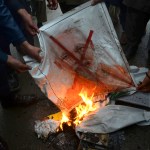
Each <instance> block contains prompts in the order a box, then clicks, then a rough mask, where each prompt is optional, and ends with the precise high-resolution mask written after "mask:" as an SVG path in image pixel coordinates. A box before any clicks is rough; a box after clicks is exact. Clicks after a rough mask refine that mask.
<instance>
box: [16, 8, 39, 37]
mask: <svg viewBox="0 0 150 150" xmlns="http://www.w3.org/2000/svg"><path fill="white" fill-rule="evenodd" d="M18 13H19V14H20V16H21V18H22V20H23V23H24V26H25V29H26V30H27V32H28V33H29V34H31V35H33V36H34V35H36V34H37V33H38V32H39V29H38V27H37V25H36V24H35V23H34V22H33V20H32V16H31V15H30V14H29V13H28V12H27V11H26V10H25V9H19V10H18Z"/></svg>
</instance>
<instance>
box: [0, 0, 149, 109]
mask: <svg viewBox="0 0 150 150" xmlns="http://www.w3.org/2000/svg"><path fill="white" fill-rule="evenodd" d="M85 2H87V0H58V1H57V0H47V4H48V5H47V6H48V8H49V9H52V10H56V9H57V7H58V3H59V4H60V8H61V9H62V12H63V13H65V12H67V11H69V10H71V9H73V8H74V7H76V6H78V5H80V4H82V3H85ZM101 2H105V3H106V6H107V7H108V8H109V6H110V5H114V6H117V7H119V8H120V15H119V20H120V24H121V26H122V29H123V35H124V36H126V39H127V40H125V42H123V44H126V46H125V49H124V53H125V55H126V57H127V59H128V60H130V59H132V58H133V57H134V56H135V55H136V52H137V49H138V45H139V43H140V42H141V39H142V37H143V35H144V34H145V31H146V25H147V23H148V21H149V18H150V1H149V0H91V5H96V4H98V3H101ZM32 15H35V16H36V17H37V24H35V23H34V22H33V20H32ZM45 21H47V15H46V1H45V0H30V1H26V0H0V101H1V104H2V106H3V107H5V106H7V105H9V104H11V103H12V102H13V101H15V98H16V94H15V91H16V90H15V89H17V88H16V87H17V86H18V85H14V83H13V82H11V78H12V76H15V75H16V72H25V71H28V70H30V69H31V68H30V67H29V66H28V65H27V64H25V63H23V62H21V61H20V60H17V59H16V58H14V57H13V56H12V55H11V53H10V44H11V43H12V44H13V45H14V46H15V47H16V48H17V50H18V51H19V52H20V53H22V54H26V55H29V56H30V57H32V58H34V59H35V60H37V61H38V62H41V60H42V58H41V57H40V55H39V53H40V48H39V47H36V46H34V39H33V37H34V36H35V35H36V34H37V33H38V32H39V29H38V28H39V27H41V26H42V25H43V24H42V23H43V22H45ZM148 43H150V40H149V42H148ZM149 45H150V44H149ZM148 50H149V51H148V60H147V63H148V65H150V47H148ZM14 87H15V88H14ZM137 90H139V91H143V92H150V71H149V72H147V74H146V77H145V79H144V81H143V82H142V83H141V84H140V85H139V86H138V87H137Z"/></svg>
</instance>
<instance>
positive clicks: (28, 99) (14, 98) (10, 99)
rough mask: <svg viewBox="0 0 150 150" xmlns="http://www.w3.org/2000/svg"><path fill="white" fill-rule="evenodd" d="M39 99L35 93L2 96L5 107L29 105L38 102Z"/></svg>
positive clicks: (2, 103)
mask: <svg viewBox="0 0 150 150" xmlns="http://www.w3.org/2000/svg"><path fill="white" fill-rule="evenodd" d="M37 101H38V99H37V97H36V96H35V95H14V94H11V96H5V97H4V96H3V97H1V105H2V107H3V108H9V107H13V106H29V105H31V104H34V103H35V102H37Z"/></svg>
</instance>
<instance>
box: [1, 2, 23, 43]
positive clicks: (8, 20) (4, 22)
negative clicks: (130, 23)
mask: <svg viewBox="0 0 150 150" xmlns="http://www.w3.org/2000/svg"><path fill="white" fill-rule="evenodd" d="M0 10H1V11H0V28H1V29H3V30H4V31H5V34H6V35H7V37H8V38H9V39H10V41H11V42H12V43H13V44H14V45H17V44H21V43H22V42H24V41H25V40H26V39H25V37H24V35H23V33H22V32H21V30H20V29H19V27H18V26H17V24H16V22H15V21H14V19H13V17H12V15H11V13H10V11H9V10H8V8H7V7H6V5H5V4H4V1H3V0H0Z"/></svg>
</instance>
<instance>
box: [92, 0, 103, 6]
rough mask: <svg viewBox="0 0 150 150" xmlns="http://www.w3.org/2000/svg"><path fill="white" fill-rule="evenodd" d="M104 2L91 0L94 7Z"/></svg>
mask: <svg viewBox="0 0 150 150" xmlns="http://www.w3.org/2000/svg"><path fill="white" fill-rule="evenodd" d="M103 1H104V0H91V5H92V6H94V5H96V4H98V3H101V2H103Z"/></svg>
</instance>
